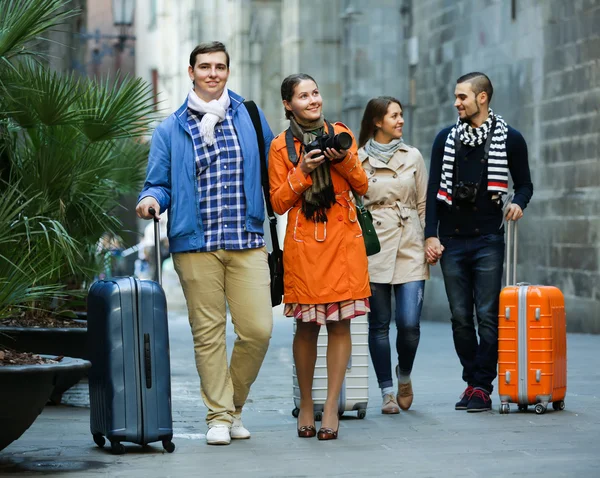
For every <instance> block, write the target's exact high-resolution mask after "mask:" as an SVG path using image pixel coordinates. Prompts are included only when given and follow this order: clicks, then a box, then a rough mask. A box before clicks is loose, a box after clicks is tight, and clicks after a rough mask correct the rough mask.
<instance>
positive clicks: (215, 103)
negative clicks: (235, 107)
mask: <svg viewBox="0 0 600 478" xmlns="http://www.w3.org/2000/svg"><path fill="white" fill-rule="evenodd" d="M230 104H231V99H230V98H229V93H228V92H227V88H225V89H224V90H223V94H222V95H221V97H220V98H219V99H218V100H212V101H209V102H208V103H207V102H206V101H204V100H203V99H201V98H200V97H199V96H198V95H197V94H196V92H195V91H194V88H193V87H192V89H191V90H190V93H189V94H188V108H190V109H192V110H194V111H197V112H198V113H200V114H202V115H203V116H202V119H201V120H200V136H202V139H203V140H204V141H205V142H206V144H207V145H208V146H212V145H213V144H214V143H215V126H216V125H217V123H220V122H221V121H223V120H224V119H225V113H226V111H227V108H229V105H230Z"/></svg>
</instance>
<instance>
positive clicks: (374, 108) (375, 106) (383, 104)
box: [358, 96, 402, 148]
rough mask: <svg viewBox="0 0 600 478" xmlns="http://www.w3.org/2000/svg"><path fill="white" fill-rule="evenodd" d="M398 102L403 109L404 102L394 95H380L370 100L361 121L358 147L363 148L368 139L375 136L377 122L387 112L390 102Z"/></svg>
mask: <svg viewBox="0 0 600 478" xmlns="http://www.w3.org/2000/svg"><path fill="white" fill-rule="evenodd" d="M392 103H398V105H399V106H400V109H402V103H400V100H397V99H396V98H394V97H393V96H378V97H377V98H373V99H371V100H369V102H368V103H367V106H366V107H365V112H364V113H363V117H362V121H361V122H360V134H359V135H358V147H359V148H362V147H363V146H364V145H365V144H367V141H369V140H370V139H371V138H373V137H375V133H376V132H377V126H375V123H377V121H381V120H382V119H383V117H384V116H385V115H386V114H387V111H388V108H389V107H390V104H392Z"/></svg>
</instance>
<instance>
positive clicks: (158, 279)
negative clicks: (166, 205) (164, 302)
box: [148, 207, 162, 285]
mask: <svg viewBox="0 0 600 478" xmlns="http://www.w3.org/2000/svg"><path fill="white" fill-rule="evenodd" d="M148 212H149V213H150V214H152V219H153V220H154V260H155V261H156V282H158V283H159V284H160V285H162V270H161V268H162V265H161V263H160V226H159V224H158V219H156V211H155V210H154V208H153V207H151V208H149V209H148Z"/></svg>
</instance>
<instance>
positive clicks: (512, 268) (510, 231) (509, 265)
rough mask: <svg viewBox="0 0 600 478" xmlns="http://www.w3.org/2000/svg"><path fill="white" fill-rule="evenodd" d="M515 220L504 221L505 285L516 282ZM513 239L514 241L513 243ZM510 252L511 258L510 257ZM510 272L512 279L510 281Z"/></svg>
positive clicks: (516, 229) (516, 228)
mask: <svg viewBox="0 0 600 478" xmlns="http://www.w3.org/2000/svg"><path fill="white" fill-rule="evenodd" d="M517 231H518V224H517V221H506V286H507V287H508V286H509V285H515V284H516V283H517V244H518V242H517ZM513 241H514V243H513ZM511 252H512V258H511ZM511 274H512V281H511Z"/></svg>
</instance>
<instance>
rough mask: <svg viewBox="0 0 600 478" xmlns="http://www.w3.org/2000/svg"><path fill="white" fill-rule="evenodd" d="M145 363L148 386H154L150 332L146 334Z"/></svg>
mask: <svg viewBox="0 0 600 478" xmlns="http://www.w3.org/2000/svg"><path fill="white" fill-rule="evenodd" d="M144 365H145V367H144V368H145V371H146V388H152V354H151V352H150V334H144Z"/></svg>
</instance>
